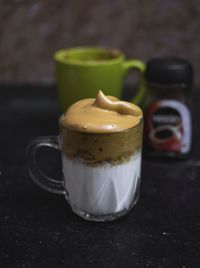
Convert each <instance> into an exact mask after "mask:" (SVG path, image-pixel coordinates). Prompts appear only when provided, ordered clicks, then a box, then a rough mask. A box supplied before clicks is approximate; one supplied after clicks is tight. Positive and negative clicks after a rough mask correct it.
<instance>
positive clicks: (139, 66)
mask: <svg viewBox="0 0 200 268" xmlns="http://www.w3.org/2000/svg"><path fill="white" fill-rule="evenodd" d="M145 67H146V65H145V63H144V62H142V61H140V60H126V61H125V62H124V63H123V69H124V75H126V74H127V73H128V71H130V70H131V69H136V70H138V71H139V72H140V75H141V77H140V85H139V91H138V93H137V94H136V96H135V97H134V98H133V99H132V100H131V101H132V102H134V103H136V104H141V103H142V102H143V100H144V98H145V96H146V95H147V91H146V87H145V83H144V79H143V75H144V71H145Z"/></svg>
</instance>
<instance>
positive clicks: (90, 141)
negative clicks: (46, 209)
mask: <svg viewBox="0 0 200 268" xmlns="http://www.w3.org/2000/svg"><path fill="white" fill-rule="evenodd" d="M61 118H62V117H61ZM142 129H143V127H142V121H141V122H140V123H139V124H138V125H137V126H135V127H133V128H131V129H128V130H124V131H120V132H116V133H110V134H108V133H105V134H98V133H96V134H95V133H94V134H93V133H81V132H76V131H73V130H69V129H67V128H65V127H63V126H62V125H61V119H60V135H59V136H53V137H51V136H48V137H39V138H37V139H35V140H33V141H32V142H31V143H30V144H29V145H28V147H27V161H28V170H29V174H30V176H31V178H32V179H33V180H34V181H35V182H36V183H37V184H38V185H39V186H40V187H42V188H43V189H45V190H47V191H50V192H53V193H57V194H63V195H65V197H66V200H67V201H68V203H69V205H70V206H71V208H72V210H73V211H74V212H75V213H76V214H78V215H79V216H81V217H82V218H84V219H86V220H93V221H111V220H114V219H117V218H119V217H121V216H123V215H125V214H126V213H127V212H128V211H129V210H130V209H131V208H132V207H133V206H134V205H135V204H136V202H137V200H138V198H139V188H140V171H141V147H142ZM99 144H101V148H100V149H101V150H99ZM44 146H47V147H52V148H54V149H57V150H60V151H61V156H62V170H63V179H62V181H59V180H55V179H52V178H49V177H48V176H47V175H45V174H44V173H43V172H42V171H41V170H40V169H39V168H38V165H37V163H36V155H37V151H38V149H39V148H40V147H44ZM113 148H114V150H113ZM101 153H102V155H101ZM111 153H112V158H111ZM92 154H93V155H92ZM95 155H96V157H97V158H98V159H97V158H95V157H94V156H95ZM91 156H92V158H91ZM102 157H103V158H104V159H106V160H102ZM94 160H95V162H94ZM97 160H98V161H97ZM111 160H112V161H111Z"/></svg>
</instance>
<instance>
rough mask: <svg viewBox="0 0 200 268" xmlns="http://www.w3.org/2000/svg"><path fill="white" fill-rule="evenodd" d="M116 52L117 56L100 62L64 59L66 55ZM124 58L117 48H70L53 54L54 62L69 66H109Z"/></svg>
mask: <svg viewBox="0 0 200 268" xmlns="http://www.w3.org/2000/svg"><path fill="white" fill-rule="evenodd" d="M81 51H82V52H83V53H84V52H99V53H100V52H105V53H106V52H110V53H112V52H116V53H117V56H116V57H114V58H110V59H105V60H102V61H98V62H95V61H81V60H75V59H70V58H69V59H65V56H66V54H67V53H73V52H74V53H76V52H81ZM124 58H125V56H124V53H123V52H122V51H121V50H119V49H117V48H109V47H92V46H91V47H90V46H86V47H84V46H83V47H81V46H80V47H71V48H63V49H59V50H57V51H56V52H55V53H54V60H55V61H56V62H58V63H63V64H69V65H76V66H102V65H109V64H114V63H119V62H121V61H122V60H124Z"/></svg>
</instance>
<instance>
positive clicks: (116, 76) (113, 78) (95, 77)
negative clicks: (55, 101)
mask: <svg viewBox="0 0 200 268" xmlns="http://www.w3.org/2000/svg"><path fill="white" fill-rule="evenodd" d="M54 59H55V63H56V81H57V88H58V98H59V102H60V105H61V109H62V110H63V111H64V110H66V108H67V107H68V106H69V105H71V104H72V103H74V102H76V101H78V100H80V99H84V98H91V97H95V96H96V94H97V92H98V90H103V92H104V93H105V94H106V95H112V96H115V97H118V98H119V97H120V96H121V90H122V85H123V79H124V77H125V75H126V74H127V73H128V71H129V70H130V69H136V70H138V71H139V72H140V73H141V75H140V83H139V85H140V86H139V90H138V91H137V92H138V93H137V95H136V96H135V98H134V99H133V102H135V103H137V104H140V103H141V101H142V99H143V98H144V97H145V86H144V82H143V73H144V70H145V64H144V63H143V62H141V61H139V60H135V59H130V60H125V56H124V54H123V53H122V52H121V51H119V50H117V49H108V48H98V47H75V48H69V49H61V50H58V51H57V52H56V53H55V55H54Z"/></svg>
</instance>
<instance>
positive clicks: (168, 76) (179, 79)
mask: <svg viewBox="0 0 200 268" xmlns="http://www.w3.org/2000/svg"><path fill="white" fill-rule="evenodd" d="M145 77H146V80H147V81H148V82H149V83H153V84H162V85H178V84H192V83H193V67H192V65H191V64H190V62H188V61H187V60H184V59H180V58H176V57H163V58H152V59H150V60H149V61H148V62H147V66H146V72H145Z"/></svg>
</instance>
